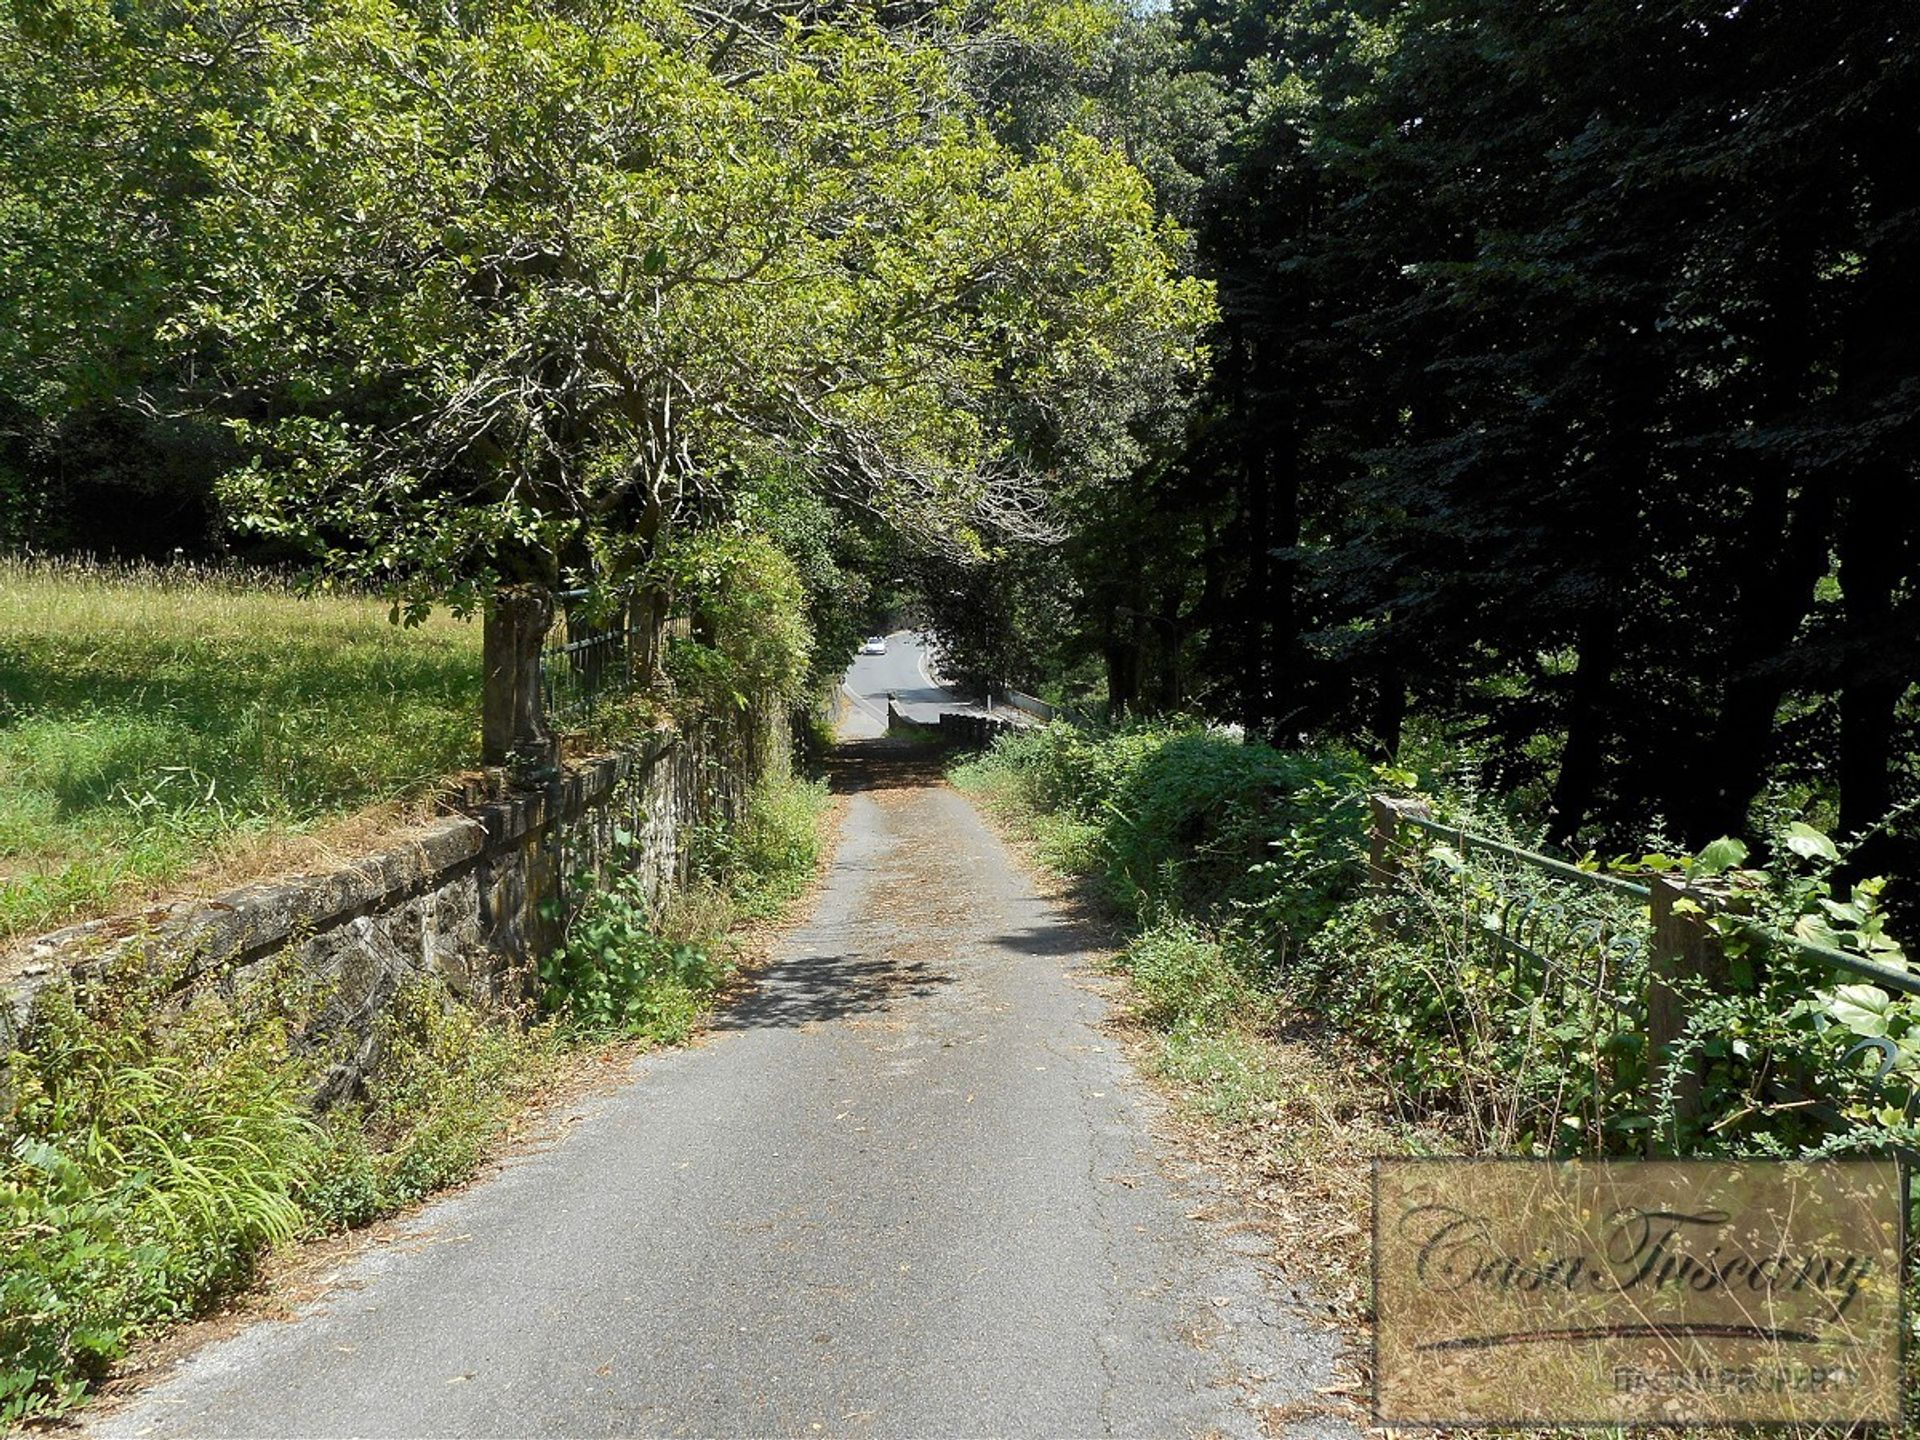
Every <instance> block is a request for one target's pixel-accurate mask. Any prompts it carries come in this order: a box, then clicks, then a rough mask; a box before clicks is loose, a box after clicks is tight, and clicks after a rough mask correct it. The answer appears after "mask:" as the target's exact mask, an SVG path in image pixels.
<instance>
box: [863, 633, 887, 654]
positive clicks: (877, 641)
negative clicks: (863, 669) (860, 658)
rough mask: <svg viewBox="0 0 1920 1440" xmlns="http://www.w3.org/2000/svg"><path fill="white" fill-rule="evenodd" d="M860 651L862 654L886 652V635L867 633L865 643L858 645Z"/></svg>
mask: <svg viewBox="0 0 1920 1440" xmlns="http://www.w3.org/2000/svg"><path fill="white" fill-rule="evenodd" d="M860 653H861V654H862V655H884V654H886V653H887V637H886V636H884V635H869V636H868V637H867V643H866V644H864V645H862V646H861V647H860Z"/></svg>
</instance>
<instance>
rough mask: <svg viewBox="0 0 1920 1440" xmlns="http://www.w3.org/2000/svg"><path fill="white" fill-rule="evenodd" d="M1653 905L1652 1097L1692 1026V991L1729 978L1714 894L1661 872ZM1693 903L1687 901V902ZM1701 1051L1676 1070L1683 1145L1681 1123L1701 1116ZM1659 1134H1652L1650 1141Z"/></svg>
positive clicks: (1677, 1121) (1676, 1114)
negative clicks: (1713, 919)
mask: <svg viewBox="0 0 1920 1440" xmlns="http://www.w3.org/2000/svg"><path fill="white" fill-rule="evenodd" d="M1649 888H1650V890H1651V892H1652V893H1651V894H1650V896H1649V897H1648V904H1649V906H1650V908H1651V909H1652V912H1653V943H1652V944H1651V945H1650V946H1649V947H1648V950H1647V1085H1648V1087H1649V1093H1648V1100H1649V1106H1650V1107H1651V1105H1652V1102H1653V1101H1654V1100H1656V1099H1657V1097H1658V1096H1659V1095H1660V1093H1661V1091H1663V1090H1664V1089H1665V1088H1666V1085H1667V1076H1668V1073H1669V1071H1670V1070H1671V1069H1672V1067H1673V1065H1674V1057H1673V1055H1672V1054H1671V1053H1670V1052H1671V1051H1672V1049H1673V1047H1674V1046H1675V1045H1676V1044H1678V1043H1679V1041H1680V1038H1681V1036H1683V1035H1684V1034H1685V1033H1686V1029H1687V993H1688V991H1690V990H1695V989H1698V988H1699V987H1700V986H1702V985H1705V986H1708V987H1710V988H1719V987H1721V986H1723V985H1724V984H1725V981H1726V957H1725V956H1724V954H1723V953H1722V952H1721V948H1720V937H1719V935H1718V934H1716V933H1715V931H1714V929H1713V927H1712V925H1710V924H1709V923H1708V918H1709V912H1710V910H1711V909H1712V908H1713V906H1714V901H1713V898H1712V897H1711V896H1709V895H1706V894H1704V893H1702V892H1701V891H1699V890H1695V889H1692V888H1690V887H1688V886H1687V885H1685V884H1683V883H1681V882H1680V881H1677V880H1671V879H1668V878H1667V877H1666V876H1655V877H1654V879H1653V883H1652V885H1651V886H1650V887H1649ZM1683 901H1685V902H1688V903H1686V904H1682V903H1681V902H1683ZM1701 1058H1702V1057H1701V1056H1699V1055H1697V1054H1696V1055H1695V1056H1693V1057H1692V1058H1691V1059H1690V1060H1689V1061H1688V1062H1687V1063H1686V1064H1685V1065H1684V1066H1683V1067H1682V1068H1680V1069H1679V1070H1678V1071H1677V1072H1675V1073H1674V1074H1673V1128H1674V1134H1673V1137H1672V1138H1673V1140H1674V1142H1675V1146H1676V1148H1678V1145H1679V1142H1680V1139H1681V1133H1680V1131H1681V1127H1682V1126H1683V1125H1689V1126H1690V1125H1692V1124H1693V1123H1694V1122H1695V1121H1697V1120H1698V1119H1699V1118H1700V1099H1701V1094H1700V1092H1701V1082H1702V1079H1703V1075H1702V1070H1703V1066H1702V1064H1701ZM1658 1139H1659V1137H1658V1135H1657V1134H1654V1135H1650V1136H1649V1137H1648V1143H1649V1145H1650V1146H1652V1145H1657V1143H1658Z"/></svg>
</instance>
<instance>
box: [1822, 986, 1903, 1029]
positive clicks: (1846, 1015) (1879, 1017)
mask: <svg viewBox="0 0 1920 1440" xmlns="http://www.w3.org/2000/svg"><path fill="white" fill-rule="evenodd" d="M1822 998H1824V999H1825V1000H1826V1002H1827V1013H1828V1014H1829V1015H1831V1016H1833V1018H1834V1019H1835V1020H1837V1021H1839V1022H1840V1024H1842V1025H1844V1026H1845V1027H1846V1028H1847V1029H1848V1030H1850V1031H1852V1032H1853V1033H1854V1034H1855V1035H1862V1036H1867V1037H1869V1038H1871V1037H1875V1036H1881V1035H1885V1034H1886V1033H1887V1019H1888V1013H1889V1011H1890V1010H1891V1009H1892V1007H1893V997H1892V996H1890V995H1889V994H1887V992H1886V991H1884V990H1882V989H1881V988H1880V987H1879V986H1878V985H1840V986H1837V987H1835V989H1833V990H1832V991H1831V992H1828V993H1826V994H1824V995H1823V997H1822Z"/></svg>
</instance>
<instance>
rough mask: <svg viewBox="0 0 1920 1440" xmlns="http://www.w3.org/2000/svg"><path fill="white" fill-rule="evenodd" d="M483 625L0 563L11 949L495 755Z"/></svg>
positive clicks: (0, 837) (260, 581)
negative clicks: (484, 704)
mask: <svg viewBox="0 0 1920 1440" xmlns="http://www.w3.org/2000/svg"><path fill="white" fill-rule="evenodd" d="M479 693H480V653H479V628H478V626H477V625H472V624H465V623H462V622H459V621H456V620H453V619H451V618H448V617H444V616H443V617H439V618H436V619H434V620H431V621H429V622H428V623H427V624H426V625H423V626H420V627H418V628H415V629H411V630H408V629H402V628H401V627H399V626H396V625H394V624H393V623H392V622H391V620H390V618H389V612H388V607H387V606H386V605H385V604H384V603H382V602H380V601H378V600H374V599H370V598H366V597H362V596H345V595H327V594H320V595H312V596H309V595H304V594H302V593H300V591H299V590H298V589H297V588H295V587H293V586H291V585H289V584H287V583H286V582H285V581H283V580H277V579H275V578H273V577H268V576H249V577H240V576H231V575H222V574H219V573H216V572H211V571H205V570H200V569H195V568H190V567H167V568H152V567H143V568H121V567H106V566H98V565H91V564H81V563H75V562H68V561H60V562H55V561H44V560H36V559H27V560H22V559H0V777H4V783H0V943H4V942H5V941H7V940H12V939H18V938H20V937H21V936H23V935H27V934H32V933H35V932H37V931H40V930H45V929H49V928H52V927H53V926H56V925H59V924H63V923H66V922H68V921H71V920H75V919H81V918H85V917H87V916H89V915H93V914H98V913H101V912H103V911H105V910H107V909H109V908H111V907H112V906H114V905H115V904H118V903H125V902H127V901H128V900H130V899H132V898H135V897H137V896H138V895H140V894H141V893H143V892H146V891H149V890H151V889H153V888H155V887H160V886H166V885H169V884H173V883H176V882H179V881H181V880H184V879H186V878H188V877H190V876H198V875H201V874H203V873H205V872H208V871H210V870H213V869H215V868H217V867H218V866H219V865H220V864H221V863H222V862H223V861H230V860H233V859H234V858H235V857H237V856H239V855H242V854H244V852H245V851H246V850H247V849H248V848H249V847H252V846H255V845H257V844H258V843H259V842H260V841H261V840H263V839H265V838H270V837H279V836H285V835H288V834H296V833H299V832H302V831H304V830H307V829H310V828H311V827H313V826H314V825H316V824H317V823H319V822H322V821H325V820H327V819H329V818H331V817H335V816H338V815H341V814H343V813H345V812H348V811H351V810H354V809H357V808H359V807H361V806H364V805H367V804H370V803H373V802H377V801H383V800H393V799H400V798H405V797H408V796H411V795H415V794H418V793H420V792H421V791H423V790H425V789H426V788H427V787H429V786H430V785H431V784H432V783H433V782H434V781H435V780H436V779H438V778H439V777H440V776H442V775H445V774H446V773H448V772H449V771H451V770H455V769H458V768H460V767H461V766H463V765H466V764H470V763H471V762H472V761H473V759H474V757H475V755H476V754H477V751H478V742H479V733H478V732H479V724H478V717H479Z"/></svg>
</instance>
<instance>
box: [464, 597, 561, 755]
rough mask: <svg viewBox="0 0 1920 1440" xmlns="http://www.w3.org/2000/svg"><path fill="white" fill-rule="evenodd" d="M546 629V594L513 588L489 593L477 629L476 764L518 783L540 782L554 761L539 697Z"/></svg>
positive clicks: (549, 615) (549, 607)
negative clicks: (499, 768)
mask: <svg viewBox="0 0 1920 1440" xmlns="http://www.w3.org/2000/svg"><path fill="white" fill-rule="evenodd" d="M552 624H553V595H552V592H551V591H549V590H548V589H547V588H546V587H545V586H543V585H535V584H519V585H504V586H502V587H501V588H500V589H499V590H497V591H496V592H495V593H494V597H493V603H492V604H491V605H490V606H488V607H487V613H486V618H485V621H484V622H483V624H482V627H481V642H480V645H481V666H482V670H483V673H484V688H483V690H482V698H481V720H480V755H481V760H482V763H484V764H487V765H504V766H507V767H508V768H510V769H511V770H512V771H513V772H514V774H515V776H516V778H519V779H525V780H541V779H544V778H546V777H548V776H550V775H551V774H553V773H554V771H555V770H556V769H557V768H558V766H559V762H560V746H559V742H558V740H557V739H556V738H555V737H554V733H553V731H552V729H551V728H550V727H549V726H548V724H547V717H546V706H545V704H544V703H543V699H542V696H541V692H540V646H541V642H542V641H543V640H545V638H546V634H547V630H548V628H549V627H550V626H551V625H552Z"/></svg>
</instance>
